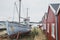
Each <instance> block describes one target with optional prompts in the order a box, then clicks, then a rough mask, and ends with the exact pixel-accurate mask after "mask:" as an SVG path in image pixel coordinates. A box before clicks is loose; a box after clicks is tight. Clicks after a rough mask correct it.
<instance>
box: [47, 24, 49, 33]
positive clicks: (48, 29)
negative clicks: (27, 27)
mask: <svg viewBox="0 0 60 40" xmlns="http://www.w3.org/2000/svg"><path fill="white" fill-rule="evenodd" d="M47 32H48V33H49V23H48V24H47Z"/></svg>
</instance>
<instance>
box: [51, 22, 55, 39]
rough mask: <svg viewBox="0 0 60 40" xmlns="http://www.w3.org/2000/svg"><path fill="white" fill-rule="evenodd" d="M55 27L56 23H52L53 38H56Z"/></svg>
mask: <svg viewBox="0 0 60 40" xmlns="http://www.w3.org/2000/svg"><path fill="white" fill-rule="evenodd" d="M54 27H55V24H54V23H52V25H51V28H52V32H51V35H52V37H53V38H55V35H54Z"/></svg>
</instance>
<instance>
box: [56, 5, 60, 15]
mask: <svg viewBox="0 0 60 40" xmlns="http://www.w3.org/2000/svg"><path fill="white" fill-rule="evenodd" d="M59 9H60V5H59V7H58V10H57V14H58V12H59ZM57 14H56V15H57Z"/></svg>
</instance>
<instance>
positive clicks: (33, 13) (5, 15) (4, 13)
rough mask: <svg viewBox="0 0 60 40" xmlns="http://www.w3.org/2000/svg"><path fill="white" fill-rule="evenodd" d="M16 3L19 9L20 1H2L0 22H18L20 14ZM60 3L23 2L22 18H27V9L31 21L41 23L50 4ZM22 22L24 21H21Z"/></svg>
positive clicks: (42, 0) (52, 0)
mask: <svg viewBox="0 0 60 40" xmlns="http://www.w3.org/2000/svg"><path fill="white" fill-rule="evenodd" d="M14 2H16V4H17V7H18V4H19V0H0V20H9V21H12V20H13V14H14V21H18V13H17V11H16V8H15V5H14ZM54 2H55V3H56V2H57V3H60V0H22V3H21V16H22V17H26V14H27V9H26V8H29V9H28V15H29V17H30V19H31V20H30V21H41V19H42V17H43V15H44V13H45V12H47V9H48V5H49V4H50V3H54ZM21 20H22V19H21Z"/></svg>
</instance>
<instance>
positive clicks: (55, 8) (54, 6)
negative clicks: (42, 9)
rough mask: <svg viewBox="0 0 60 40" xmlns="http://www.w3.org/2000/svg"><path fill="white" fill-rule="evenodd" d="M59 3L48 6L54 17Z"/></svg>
mask: <svg viewBox="0 0 60 40" xmlns="http://www.w3.org/2000/svg"><path fill="white" fill-rule="evenodd" d="M59 6H60V3H52V4H50V7H51V9H52V11H53V12H54V14H55V15H57V14H58V12H57V11H58V9H59Z"/></svg>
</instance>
